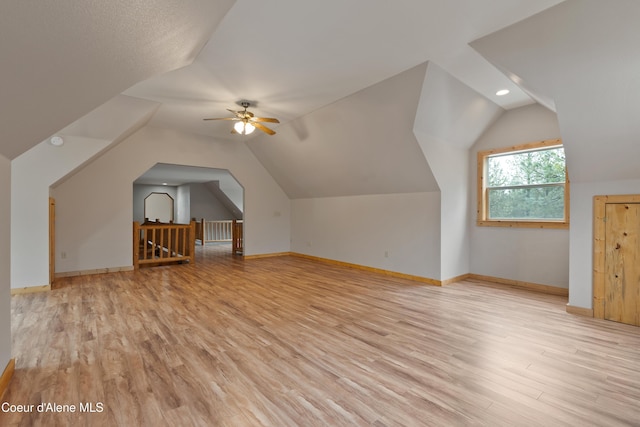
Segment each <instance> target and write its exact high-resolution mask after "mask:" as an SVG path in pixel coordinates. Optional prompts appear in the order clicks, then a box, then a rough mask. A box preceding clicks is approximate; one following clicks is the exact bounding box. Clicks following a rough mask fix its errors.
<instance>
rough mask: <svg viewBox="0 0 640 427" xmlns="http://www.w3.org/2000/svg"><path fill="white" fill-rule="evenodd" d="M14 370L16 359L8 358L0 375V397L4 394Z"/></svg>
mask: <svg viewBox="0 0 640 427" xmlns="http://www.w3.org/2000/svg"><path fill="white" fill-rule="evenodd" d="M15 370H16V359H11V360H9V363H7V367H6V368H4V372H3V373H2V376H0V399H2V397H3V396H4V392H5V391H7V388H9V382H11V378H12V377H13V373H14V371H15Z"/></svg>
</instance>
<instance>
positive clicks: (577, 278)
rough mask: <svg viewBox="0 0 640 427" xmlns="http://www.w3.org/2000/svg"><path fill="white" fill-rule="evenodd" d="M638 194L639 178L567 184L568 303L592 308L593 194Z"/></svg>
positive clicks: (639, 192)
mask: <svg viewBox="0 0 640 427" xmlns="http://www.w3.org/2000/svg"><path fill="white" fill-rule="evenodd" d="M615 194H640V180H625V181H606V182H579V183H571V233H570V235H571V256H570V264H569V266H570V268H569V271H570V276H569V304H570V305H573V306H576V307H584V308H593V196H601V195H615Z"/></svg>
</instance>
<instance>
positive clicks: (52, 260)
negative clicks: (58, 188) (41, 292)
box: [49, 197, 56, 285]
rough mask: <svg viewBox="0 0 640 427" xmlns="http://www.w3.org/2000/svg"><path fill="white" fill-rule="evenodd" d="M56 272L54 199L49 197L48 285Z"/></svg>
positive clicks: (51, 282)
mask: <svg viewBox="0 0 640 427" xmlns="http://www.w3.org/2000/svg"><path fill="white" fill-rule="evenodd" d="M55 274H56V201H55V200H53V199H52V198H51V197H49V285H51V284H53V279H54V278H55Z"/></svg>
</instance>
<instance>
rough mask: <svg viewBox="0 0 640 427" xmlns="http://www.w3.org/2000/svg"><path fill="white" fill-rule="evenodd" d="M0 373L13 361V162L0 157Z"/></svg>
mask: <svg viewBox="0 0 640 427" xmlns="http://www.w3.org/2000/svg"><path fill="white" fill-rule="evenodd" d="M0 200H2V203H0V372H2V371H4V368H5V366H7V363H9V359H11V162H10V161H9V160H8V159H7V158H5V157H3V156H2V155H0Z"/></svg>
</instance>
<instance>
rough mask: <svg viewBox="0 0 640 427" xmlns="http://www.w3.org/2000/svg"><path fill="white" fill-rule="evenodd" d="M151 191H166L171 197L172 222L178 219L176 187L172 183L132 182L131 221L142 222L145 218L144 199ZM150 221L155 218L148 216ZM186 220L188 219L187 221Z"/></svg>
mask: <svg viewBox="0 0 640 427" xmlns="http://www.w3.org/2000/svg"><path fill="white" fill-rule="evenodd" d="M151 193H167V194H168V195H169V196H171V198H172V199H173V218H174V222H177V223H180V221H178V219H177V218H178V216H179V215H180V211H179V208H178V187H175V186H173V185H146V184H134V185H133V221H138V222H139V223H141V224H142V223H143V222H144V219H145V212H144V199H145V198H146V197H147V196H148V195H149V194H151ZM149 219H150V220H151V221H155V220H156V219H155V218H149ZM187 222H188V221H187Z"/></svg>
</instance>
